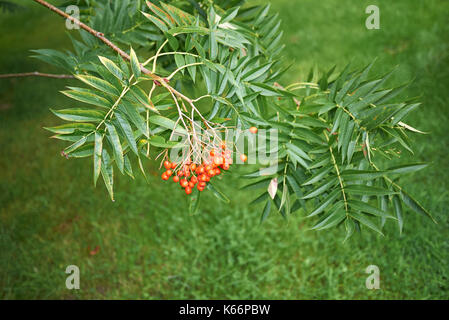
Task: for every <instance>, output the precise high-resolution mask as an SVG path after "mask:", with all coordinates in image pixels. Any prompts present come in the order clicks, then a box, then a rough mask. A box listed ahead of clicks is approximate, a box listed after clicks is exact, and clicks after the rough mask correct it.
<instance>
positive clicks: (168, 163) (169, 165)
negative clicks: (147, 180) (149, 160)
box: [164, 160, 171, 169]
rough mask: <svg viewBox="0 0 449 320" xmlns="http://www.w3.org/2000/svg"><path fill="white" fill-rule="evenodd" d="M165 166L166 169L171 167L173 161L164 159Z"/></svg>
mask: <svg viewBox="0 0 449 320" xmlns="http://www.w3.org/2000/svg"><path fill="white" fill-rule="evenodd" d="M164 167H165V169H170V168H171V163H170V162H169V161H167V160H165V161H164Z"/></svg>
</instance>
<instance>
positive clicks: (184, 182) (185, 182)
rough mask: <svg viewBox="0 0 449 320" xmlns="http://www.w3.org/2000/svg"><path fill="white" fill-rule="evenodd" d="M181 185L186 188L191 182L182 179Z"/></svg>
mask: <svg viewBox="0 0 449 320" xmlns="http://www.w3.org/2000/svg"><path fill="white" fill-rule="evenodd" d="M179 184H180V185H181V187H183V188H185V187H187V186H188V185H189V182H188V181H187V179H182V180H181V181H180V182H179Z"/></svg>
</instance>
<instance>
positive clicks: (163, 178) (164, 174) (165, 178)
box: [162, 172, 168, 180]
mask: <svg viewBox="0 0 449 320" xmlns="http://www.w3.org/2000/svg"><path fill="white" fill-rule="evenodd" d="M162 180H168V176H167V173H166V172H164V173H163V174H162Z"/></svg>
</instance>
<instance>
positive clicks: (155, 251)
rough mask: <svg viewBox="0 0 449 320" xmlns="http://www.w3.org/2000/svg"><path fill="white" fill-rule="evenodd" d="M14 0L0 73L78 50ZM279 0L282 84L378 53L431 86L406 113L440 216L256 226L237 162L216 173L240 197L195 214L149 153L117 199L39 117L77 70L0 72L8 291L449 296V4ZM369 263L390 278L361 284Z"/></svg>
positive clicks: (56, 22) (0, 292)
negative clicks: (37, 52)
mask: <svg viewBox="0 0 449 320" xmlns="http://www.w3.org/2000/svg"><path fill="white" fill-rule="evenodd" d="M252 2H253V3H255V2H257V1H252ZM258 2H259V3H264V2H266V1H258ZM20 3H21V4H23V5H25V6H26V8H27V9H26V10H25V11H21V12H15V13H0V73H9V72H27V71H34V70H39V71H42V72H59V71H58V70H56V69H52V68H51V67H49V66H47V65H45V64H43V63H40V62H39V61H37V60H34V59H31V58H29V56H30V54H31V53H30V51H29V50H31V49H38V48H70V46H69V42H68V38H67V37H66V35H65V32H66V30H65V28H64V21H63V20H61V19H60V18H59V17H57V16H56V15H54V14H53V13H51V12H49V11H48V10H46V9H44V8H42V7H39V6H38V5H36V4H34V3H31V2H30V1H20ZM272 4H273V5H272V8H273V10H276V11H279V12H280V14H281V17H282V18H283V28H284V30H285V36H284V43H285V44H286V45H287V47H286V49H285V57H286V59H285V60H286V61H285V63H286V64H288V63H294V64H293V67H292V68H291V69H290V71H289V73H288V75H287V76H285V77H284V78H285V79H284V80H285V82H286V83H288V82H296V81H301V80H304V78H305V77H306V75H307V73H308V71H309V69H310V68H311V67H312V66H314V65H316V66H317V67H318V69H319V70H324V69H329V68H330V67H332V66H333V65H334V64H337V65H338V66H339V69H340V70H341V69H342V68H343V67H344V66H345V65H346V63H348V62H349V61H352V62H353V64H354V66H358V67H360V66H362V65H364V64H366V63H368V62H370V61H372V60H373V59H374V58H375V57H378V62H377V63H376V65H375V67H374V71H375V73H377V74H381V73H384V72H386V71H387V70H389V69H391V68H392V67H394V66H396V65H399V68H398V71H397V72H396V74H395V76H394V77H393V79H392V80H391V83H392V84H395V85H398V84H402V83H404V82H407V81H409V80H410V79H413V78H414V77H415V81H414V82H413V84H412V85H411V87H410V88H409V89H408V90H407V92H406V93H405V94H404V96H405V95H407V96H409V97H413V96H416V95H422V98H421V101H422V103H423V105H422V107H421V108H420V109H419V110H418V111H417V112H415V113H414V114H413V115H412V116H410V117H409V118H408V119H407V122H408V123H410V124H412V125H413V126H415V127H417V128H419V129H421V130H423V131H426V132H431V134H429V135H422V136H415V142H416V148H415V150H416V151H415V161H426V162H430V163H431V166H430V167H428V168H427V169H425V170H423V171H421V172H418V173H416V174H414V175H412V176H409V177H407V178H406V179H404V180H403V182H402V184H403V185H405V186H406V188H407V189H408V191H409V192H410V193H411V194H413V195H415V196H416V197H417V198H418V199H420V200H421V202H422V203H423V204H424V205H425V206H426V207H427V208H428V209H429V210H430V211H431V212H432V213H433V215H434V216H435V217H436V219H437V220H438V225H435V224H433V223H432V222H431V221H430V220H428V219H426V218H424V217H422V216H417V215H416V214H414V213H411V212H407V213H406V214H405V231H404V234H403V235H402V236H400V235H399V234H398V230H397V226H396V225H394V224H392V225H387V226H386V237H380V236H378V235H375V234H373V233H370V232H364V233H363V234H362V235H355V236H354V237H353V238H352V239H351V240H350V241H348V242H347V243H345V244H343V243H342V240H343V239H344V230H343V229H341V228H340V229H338V230H331V231H323V232H315V231H308V230H307V229H308V227H310V225H311V222H309V221H308V220H306V219H304V215H303V214H299V213H296V214H294V215H292V216H291V217H290V218H289V220H288V221H285V220H283V219H282V218H281V216H280V215H278V214H274V212H272V214H271V215H270V217H269V219H268V221H266V222H265V223H264V224H262V225H259V214H260V212H261V209H262V208H260V207H248V203H249V199H250V198H251V197H250V196H252V195H251V194H248V193H246V192H245V193H243V192H239V191H238V187H239V186H240V185H241V183H240V182H239V181H238V178H237V177H236V175H237V174H234V177H232V176H231V177H227V178H225V179H224V181H222V182H221V183H219V185H220V186H221V189H222V190H224V191H225V192H226V193H227V194H228V195H230V196H231V197H232V202H231V204H230V205H223V204H222V203H220V202H218V201H217V200H216V199H215V198H214V197H213V196H212V195H210V194H208V193H205V194H204V197H203V199H202V200H203V202H202V206H201V210H200V212H199V214H198V215H196V216H189V214H188V210H187V206H186V200H185V195H184V194H183V193H182V192H181V190H178V189H177V188H176V189H175V188H173V187H174V186H173V185H172V184H170V185H169V184H164V183H163V182H162V181H161V180H160V179H159V177H158V172H157V170H156V167H155V165H152V166H153V168H151V167H148V168H149V170H151V171H152V172H153V173H154V176H152V177H151V179H150V184H146V182H145V181H144V179H143V178H142V177H141V176H139V175H138V174H136V176H137V177H136V180H135V181H131V180H129V179H128V178H126V177H123V176H119V177H118V179H117V184H116V202H114V203H113V202H111V201H110V200H109V197H108V195H107V193H106V190H105V188H104V186H102V185H101V184H100V186H99V187H97V188H96V189H95V188H94V187H93V185H92V165H91V161H90V160H86V159H82V160H69V161H68V160H66V159H65V158H63V157H61V156H60V155H59V152H60V150H61V149H62V144H61V143H59V142H57V141H52V140H50V139H49V138H48V137H49V134H48V132H46V131H45V130H43V129H42V127H43V126H51V125H56V124H57V123H59V121H58V120H57V119H56V117H54V116H52V115H51V113H50V112H49V110H48V109H49V107H63V106H70V101H69V100H68V99H67V98H65V97H63V95H62V94H59V93H58V91H59V90H62V89H63V88H64V86H65V85H67V84H69V83H70V82H68V81H65V80H57V79H45V78H42V79H37V78H23V79H0V150H1V157H0V298H1V299H24V298H27V299H90V298H95V299H105V298H108V299H111V298H112V299H188V298H190V299H209V298H210V299H255V298H260V299H432V298H440V299H448V298H449V283H448V271H449V270H448V266H449V237H448V236H449V228H448V227H449V218H448V215H447V208H448V206H449V200H448V195H449V192H448V191H449V188H448V182H449V173H448V164H449V163H448V147H449V138H448V134H447V128H448V120H449V119H448V118H449V109H448V103H449V98H448V93H447V88H448V87H449V26H448V22H449V21H448V19H447V13H448V12H449V2H448V1H443V0H439V1H438V0H428V1H419V0H416V1H413V0H396V1H387V0H382V1H380V0H379V1H374V0H372V1H353V0H343V1H342V0H338V1H337V0H326V1H313V0H275V1H272ZM369 4H376V5H378V6H379V8H380V12H381V29H380V30H367V29H366V28H365V19H366V17H367V14H365V8H366V7H367V6H368V5H369ZM404 157H408V155H406V154H404ZM148 166H151V164H148ZM156 175H157V176H156ZM97 246H98V249H99V250H97V251H98V252H92V253H95V254H91V251H92V250H93V251H95V249H94V248H96V247H97ZM71 264H75V265H77V266H79V267H80V270H81V289H80V290H68V289H66V287H65V279H66V276H67V275H66V274H65V268H66V267H67V266H68V265H71ZM371 264H374V265H377V266H379V268H380V272H381V289H380V290H367V289H366V287H365V279H366V277H367V274H365V268H366V267H367V266H368V265H371Z"/></svg>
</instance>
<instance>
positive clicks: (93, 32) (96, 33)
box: [34, 0, 161, 80]
mask: <svg viewBox="0 0 449 320" xmlns="http://www.w3.org/2000/svg"><path fill="white" fill-rule="evenodd" d="M34 2H37V3H39V4H40V5H42V6H44V7H46V8H47V9H50V10H51V11H53V12H55V13H57V14H59V15H60V16H62V17H64V18H66V19H68V20H70V21H72V22H73V23H75V24H76V25H78V26H79V27H80V28H82V29H84V30H86V31H87V32H89V33H90V34H91V35H93V36H94V37H96V38H97V39H99V40H101V41H102V42H104V43H105V44H106V45H107V46H108V47H110V48H111V49H112V50H114V51H115V52H117V53H118V54H119V55H120V56H121V57H122V58H123V59H125V60H128V61H131V57H130V56H129V54H127V53H126V52H125V51H123V50H122V49H120V48H119V47H118V46H116V45H115V44H113V43H112V42H111V41H110V40H109V39H107V38H106V37H105V36H104V34H103V33H101V32H99V31H96V30H94V29H92V28H91V27H89V26H88V25H86V24H84V23H82V22H81V21H79V20H78V19H76V18H74V17H72V16H70V15H68V14H67V13H65V12H64V11H61V10H60V9H58V8H56V7H55V6H54V5H52V4H50V3H48V2H46V1H44V0H34ZM140 70H141V71H142V72H143V73H145V74H146V75H148V76H150V77H151V78H152V79H153V80H161V78H160V77H159V76H157V75H155V74H154V73H152V72H151V71H150V70H148V69H147V68H145V67H144V66H142V64H141V65H140Z"/></svg>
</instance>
